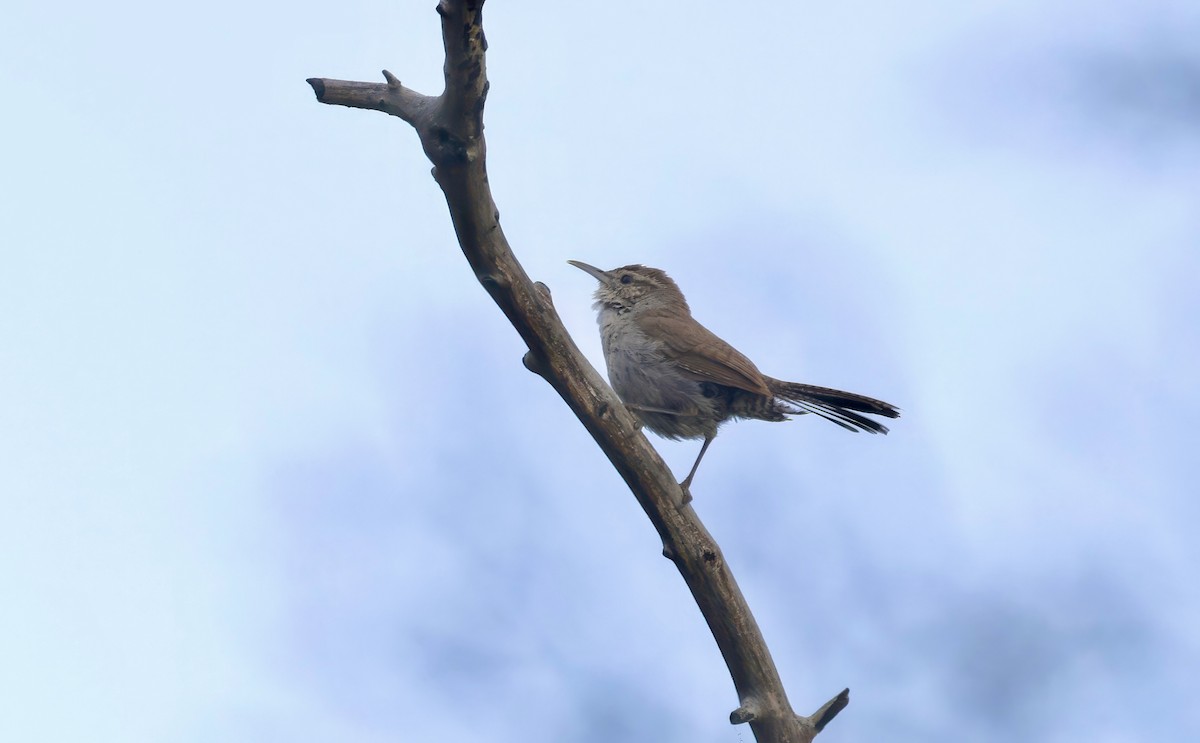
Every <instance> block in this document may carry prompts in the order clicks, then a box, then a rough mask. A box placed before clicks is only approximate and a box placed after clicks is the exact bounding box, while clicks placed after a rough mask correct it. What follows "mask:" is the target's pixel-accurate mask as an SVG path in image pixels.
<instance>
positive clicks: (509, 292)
mask: <svg viewBox="0 0 1200 743" xmlns="http://www.w3.org/2000/svg"><path fill="white" fill-rule="evenodd" d="M482 5H483V2H482V0H474V1H471V0H441V2H440V3H439V4H438V6H437V12H438V15H440V16H441V25H442V41H443V44H444V46H445V50H446V63H445V67H444V73H445V79H446V88H445V90H444V91H443V92H442V94H441V95H440V96H437V97H430V96H424V95H421V94H419V93H416V92H414V91H411V90H409V89H407V88H405V87H404V86H403V85H401V84H400V81H399V80H398V79H396V77H395V76H394V75H392V74H391V73H390V72H386V71H385V72H384V78H385V80H386V83H358V82H347V81H344V80H327V79H322V78H313V79H310V80H309V83H310V84H311V85H312V86H313V90H314V91H315V92H316V94H317V100H319V101H321V102H322V103H329V104H334V105H342V106H351V107H355V108H367V109H372V110H376V111H384V112H386V113H389V114H392V115H393V116H398V117H400V118H402V119H404V120H405V121H407V122H408V123H410V124H412V126H413V127H414V128H415V129H416V130H417V134H418V135H419V136H420V139H421V145H422V147H423V148H424V149H425V154H426V155H427V156H428V157H429V159H430V161H431V162H433V164H434V178H435V179H436V180H437V182H438V185H439V186H441V188H442V191H443V192H444V193H445V196H446V203H447V205H448V206H449V208H450V216H451V219H452V221H453V223H454V230H455V232H456V233H457V235H458V241H459V245H460V246H461V248H462V251H463V254H464V255H465V256H466V258H467V261H468V262H469V263H470V264H471V268H472V269H473V270H474V271H475V275H476V277H477V278H478V279H479V282H480V283H481V284H482V285H483V287H484V288H485V289H486V290H487V292H488V294H490V295H491V297H492V299H493V300H495V302H496V304H497V305H499V307H500V309H501V310H502V311H503V312H504V314H505V315H506V316H507V317H508V319H509V321H511V322H512V325H513V327H514V328H516V330H517V332H518V333H519V334H520V335H521V338H522V339H523V340H524V341H525V343H526V344H527V345H528V347H529V352H528V353H526V354H525V357H524V359H523V363H524V364H525V366H526V368H528V369H530V370H531V371H533V372H535V373H537V374H539V375H540V376H542V377H543V378H544V379H545V380H546V381H547V382H549V383H550V385H551V386H552V387H553V388H554V389H555V391H556V392H558V394H559V395H561V396H562V398H563V400H564V401H566V403H567V405H568V406H569V407H570V408H571V410H572V411H573V412H574V413H575V415H576V417H578V418H579V420H580V421H581V422H582V423H583V425H584V427H585V428H587V430H588V432H589V433H590V434H591V435H592V437H593V438H594V439H595V440H596V442H597V443H598V444H599V445H600V448H601V449H602V450H603V451H604V453H605V455H607V456H608V458H609V460H610V461H611V462H612V464H613V466H614V467H615V468H616V470H617V472H618V473H620V475H621V477H622V478H624V480H625V482H626V483H627V484H628V485H629V488H630V490H632V491H633V494H634V496H635V497H637V499H638V503H639V504H641V506H642V508H643V510H645V512H646V515H647V516H649V518H650V521H651V522H652V523H653V524H654V527H655V529H657V530H658V533H659V536H660V537H661V539H662V545H663V554H664V555H665V556H666V557H667V558H668V559H670V560H672V561H673V562H674V563H675V565H676V567H677V568H678V569H679V572H680V574H681V575H682V576H683V578H684V580H685V581H686V582H687V585H688V588H689V589H690V590H691V592H692V596H693V597H695V600H696V603H697V605H698V606H699V607H700V611H701V613H702V614H703V615H704V618H705V621H707V622H708V626H709V629H710V630H711V631H712V634H713V638H714V639H715V640H716V642H717V645H718V647H719V648H720V650H721V654H722V656H724V658H725V663H726V665H727V666H728V667H729V673H730V676H731V677H732V678H733V683H734V686H735V687H736V689H737V693H738V699H739V703H740V706H739V707H738V709H737V710H735V711H734V713H733V714H732V715H730V721H731V722H733V723H735V724H738V723H743V722H748V723H749V724H750V727H751V729H752V730H753V732H754V735H755V737H756V739H757V740H758V741H759V742H760V743H765V742H766V741H771V742H772V743H785V742H786V743H808V742H809V741H811V740H812V739H813V737H814V736H815V735H816V734H817V733H818V732H820V730H821V729H822V728H823V727H824V726H825V724H827V723H828V722H829V720H831V719H833V717H834V715H836V714H837V713H838V712H839V711H840V710H841V709H842V708H843V707H845V706H846V704H847V703H848V701H849V694H848V692H843V693H842V694H840V695H838V696H837V697H835V698H834V699H833V700H830V702H828V703H826V704H825V706H823V707H822V708H821V709H820V710H818V712H817V713H816V714H814V715H813V717H801V716H798V715H796V714H795V712H793V711H792V708H791V705H790V704H789V702H788V699H787V694H786V693H785V692H784V689H783V683H782V682H781V681H780V678H779V673H778V671H777V670H776V669H775V663H774V661H773V660H772V659H771V656H770V653H769V652H768V650H767V646H766V642H765V641H764V640H763V637H762V633H761V632H760V631H759V628H758V625H757V623H756V622H755V621H754V617H753V615H752V614H751V613H750V607H749V606H748V605H747V604H746V600H745V598H744V597H743V596H742V593H741V590H740V589H739V588H738V585H737V583H736V582H735V581H734V578H733V574H732V573H731V572H730V570H729V567H728V565H727V564H726V563H725V557H724V555H722V554H721V550H720V548H718V547H717V544H716V542H715V541H714V540H713V538H712V536H711V535H709V533H708V531H707V530H706V529H705V528H704V525H703V524H702V523H701V522H700V519H699V518H698V517H697V516H696V513H695V511H694V510H693V509H692V507H691V506H690V505H688V504H686V503H685V502H684V494H683V492H682V491H681V489H680V487H679V485H678V484H677V483H676V482H675V478H674V477H673V476H672V474H671V471H670V469H668V468H667V466H666V464H665V463H664V462H663V460H662V458H661V457H659V455H658V453H657V452H656V451H655V450H654V448H653V447H652V446H651V445H650V442H649V441H647V440H646V437H645V436H643V435H642V434H641V432H640V428H639V426H638V423H637V421H636V420H635V419H634V417H633V415H632V414H630V412H629V411H628V410H626V408H625V406H624V404H622V403H621V401H620V399H618V398H617V396H616V394H615V393H614V392H613V391H612V389H611V388H610V387H609V386H608V385H607V384H606V383H605V382H604V380H603V379H602V378H601V377H600V375H599V374H598V373H597V372H596V370H595V369H594V368H593V367H592V366H591V364H589V363H588V362H587V360H586V359H585V358H584V357H583V354H581V353H580V352H579V349H578V348H577V347H576V345H575V342H574V341H573V340H572V339H571V336H570V335H569V334H568V333H567V331H566V328H565V327H563V324H562V322H561V321H560V320H559V317H558V314H557V313H556V312H555V310H554V305H553V303H552V302H551V300H550V292H549V290H548V289H547V288H546V287H545V285H542V284H535V283H534V282H533V281H531V280H530V278H529V276H527V275H526V273H525V270H524V269H523V268H522V267H521V264H520V263H518V262H517V259H516V257H515V256H514V255H513V253H512V250H511V248H510V247H509V244H508V240H507V239H506V238H505V237H504V231H503V229H501V227H500V213H499V211H498V210H497V209H496V204H495V201H494V200H493V199H492V193H491V188H490V186H489V184H488V178H487V169H486V164H485V155H486V145H485V142H484V138H483V108H484V104H485V101H486V99H487V92H488V81H487V67H486V64H485V56H484V52H485V51H486V49H487V40H486V38H485V37H484V33H483V27H482V25H481V10H482Z"/></svg>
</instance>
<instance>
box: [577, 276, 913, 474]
mask: <svg viewBox="0 0 1200 743" xmlns="http://www.w3.org/2000/svg"><path fill="white" fill-rule="evenodd" d="M569 263H571V265H573V266H575V267H577V268H579V269H582V270H583V271H586V272H587V273H588V274H590V275H592V276H593V277H595V278H596V280H598V281H599V282H600V287H599V288H598V289H597V290H596V294H595V298H596V304H595V307H596V309H597V310H598V312H599V323H600V336H601V340H602V342H603V346H604V360H605V362H606V364H607V366H608V377H609V381H610V382H611V383H612V386H613V389H614V390H615V391H616V393H617V394H618V395H619V396H620V397H621V400H622V401H624V402H625V404H626V406H627V407H628V408H629V409H630V410H631V411H633V413H634V414H635V415H636V416H637V417H638V418H639V419H640V420H641V422H642V423H643V425H645V426H646V428H649V429H650V430H651V431H654V432H655V433H657V434H658V435H660V436H664V437H666V438H670V439H698V438H703V439H704V444H703V445H702V446H701V447H700V455H699V456H698V457H696V463H695V464H693V465H692V469H691V472H689V473H688V476H687V478H685V479H684V481H683V482H682V483H681V485H682V487H683V489H684V492H685V493H687V491H688V487H689V486H690V485H691V482H692V478H693V477H694V476H695V474H696V468H697V467H699V466H700V460H701V459H703V458H704V452H705V451H707V449H708V445H709V444H710V443H712V440H713V438H715V437H716V435H717V429H718V427H720V425H721V424H722V423H724V422H725V421H727V420H730V419H733V418H749V419H755V420H765V421H783V420H787V419H788V416H790V415H803V414H805V413H813V414H814V415H817V416H820V417H822V418H824V419H826V420H829V421H832V422H834V423H836V424H838V425H839V426H841V427H842V428H845V429H848V430H850V431H867V432H868V433H884V434H885V433H887V431H888V429H887V427H886V426H884V425H883V424H882V423H879V422H877V421H874V420H872V419H870V418H867V417H866V415H863V414H864V413H865V414H869V415H879V416H883V417H885V418H897V417H899V415H900V411H899V410H898V409H896V407H895V406H893V405H891V404H889V403H886V402H883V401H881V400H876V399H874V398H870V397H865V396H863V395H856V394H854V393H852V392H843V391H841V390H835V389H830V388H828V387H817V386H814V385H811V384H799V383H796V382H785V381H783V380H780V379H775V378H774V377H768V376H766V375H765V374H763V373H762V372H760V371H759V370H758V367H756V366H755V365H754V362H752V361H751V360H750V359H748V358H746V356H745V355H743V354H742V353H740V352H739V351H738V350H737V349H735V348H734V347H733V346H731V345H729V344H728V343H726V342H725V341H723V340H721V339H720V338H719V337H717V335H716V334H715V333H713V332H712V331H710V330H709V329H708V328H706V327H704V326H703V325H701V324H700V323H698V322H696V320H695V319H694V318H693V317H692V313H691V309H690V308H689V307H688V304H687V300H686V299H684V296H683V292H681V291H680V290H679V287H678V286H677V285H676V284H675V282H674V281H673V280H672V279H671V277H670V276H668V275H667V274H666V273H665V272H663V271H662V270H660V269H657V268H650V267H648V266H641V265H630V266H622V267H621V268H616V269H613V270H611V271H602V270H600V269H598V268H596V267H594V266H589V265H588V264H586V263H581V262H579V261H569ZM687 497H688V498H690V494H688V495H687Z"/></svg>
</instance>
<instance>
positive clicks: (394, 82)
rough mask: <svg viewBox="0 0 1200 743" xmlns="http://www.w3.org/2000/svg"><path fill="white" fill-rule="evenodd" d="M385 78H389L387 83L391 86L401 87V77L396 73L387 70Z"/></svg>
mask: <svg viewBox="0 0 1200 743" xmlns="http://www.w3.org/2000/svg"><path fill="white" fill-rule="evenodd" d="M383 79H384V80H387V84H388V87H389V88H399V87H400V78H398V77H396V76H395V75H393V74H392V73H390V72H388V71H387V70H384V71H383Z"/></svg>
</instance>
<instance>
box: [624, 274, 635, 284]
mask: <svg viewBox="0 0 1200 743" xmlns="http://www.w3.org/2000/svg"><path fill="white" fill-rule="evenodd" d="M630 281H633V277H632V276H630V275H629V274H625V275H624V276H622V277H621V283H622V284H628V283H629V282H630Z"/></svg>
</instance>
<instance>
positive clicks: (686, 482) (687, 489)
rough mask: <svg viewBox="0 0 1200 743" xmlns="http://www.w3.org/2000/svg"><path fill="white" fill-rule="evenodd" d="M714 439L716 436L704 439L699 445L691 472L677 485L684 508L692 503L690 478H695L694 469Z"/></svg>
mask: <svg viewBox="0 0 1200 743" xmlns="http://www.w3.org/2000/svg"><path fill="white" fill-rule="evenodd" d="M714 438H716V434H714V435H712V436H705V437H704V443H703V444H701V445H700V453H699V454H697V455H696V463H695V464H693V465H692V471H691V472H689V473H688V476H687V477H685V478H684V479H683V482H681V483H679V487H681V488H683V505H685V506H686V505H687V504H688V503H691V502H692V491H691V485H692V478H693V477H695V476H696V468H697V467H699V466H700V460H701V459H704V452H706V451H708V445H709V444H711V443H712V440H713V439H714Z"/></svg>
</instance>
